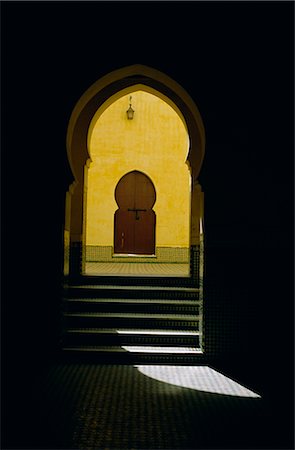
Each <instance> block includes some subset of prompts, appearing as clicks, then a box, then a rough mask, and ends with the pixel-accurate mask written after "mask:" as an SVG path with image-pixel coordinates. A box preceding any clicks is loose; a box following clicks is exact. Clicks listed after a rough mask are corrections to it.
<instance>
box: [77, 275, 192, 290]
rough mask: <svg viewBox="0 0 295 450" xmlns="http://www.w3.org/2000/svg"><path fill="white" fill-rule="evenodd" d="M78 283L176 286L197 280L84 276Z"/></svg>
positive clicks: (185, 278)
mask: <svg viewBox="0 0 295 450" xmlns="http://www.w3.org/2000/svg"><path fill="white" fill-rule="evenodd" d="M75 284H76V285H81V284H85V285H87V284H92V285H120V286H124V285H125V286H126V285H127V286H132V285H133V286H143V287H144V286H171V287H173V286H175V287H190V286H193V287H196V284H197V283H196V281H194V280H193V279H192V278H189V277H147V276H144V277H141V276H131V277H130V276H115V277H113V276H91V275H87V276H83V277H81V278H80V279H77V280H76V281H75Z"/></svg>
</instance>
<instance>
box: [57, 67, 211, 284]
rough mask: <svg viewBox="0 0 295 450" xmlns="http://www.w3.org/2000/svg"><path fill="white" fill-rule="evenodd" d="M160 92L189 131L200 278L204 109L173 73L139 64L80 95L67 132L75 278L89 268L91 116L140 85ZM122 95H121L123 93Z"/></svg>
mask: <svg viewBox="0 0 295 450" xmlns="http://www.w3.org/2000/svg"><path fill="white" fill-rule="evenodd" d="M135 87H136V88H140V89H142V90H145V91H147V92H152V93H155V92H156V93H157V95H158V96H159V97H160V98H162V99H164V100H165V102H167V103H168V104H169V105H170V106H171V107H172V108H173V109H175V111H176V112H177V113H178V114H179V115H180V117H181V118H182V120H183V121H184V122H185V126H186V128H187V130H188V134H189V142H190V147H189V152H188V157H187V163H188V165H189V167H190V171H191V178H192V188H191V220H190V223H191V225H190V250H191V277H192V278H193V279H196V278H198V277H199V266H200V264H199V255H200V244H201V239H202V221H203V193H202V190H201V187H200V185H199V183H198V175H199V172H200V169H201V165H202V161H203V158H204V151H205V132H204V127H203V122H202V119H201V116H200V114H199V111H198V109H197V107H196V105H195V103H194V102H193V100H192V99H191V98H190V96H189V95H188V94H187V92H186V91H185V90H184V89H183V88H182V87H181V86H180V85H178V84H177V83H176V82H175V81H174V80H172V79H171V78H170V77H168V76H167V75H165V74H163V73H162V72H159V71H157V70H155V69H152V68H149V67H146V66H142V65H134V66H130V67H126V68H123V69H120V70H117V71H114V72H111V73H110V74H108V75H106V76H104V77H102V78H101V79H100V80H98V81H97V82H96V83H95V84H94V85H92V86H91V87H90V88H89V89H88V90H87V91H86V92H85V94H84V95H83V96H82V97H81V98H80V100H79V101H78V103H77V105H76V107H75V108H74V110H73V113H72V116H71V119H70V122H69V126H68V133H67V153H68V159H69V163H70V167H71V169H72V172H73V183H72V185H71V186H70V187H69V191H68V192H67V198H66V206H67V207H66V220H65V233H64V235H65V250H66V251H65V268H66V273H65V274H66V275H70V276H71V277H73V278H77V277H79V276H80V275H81V274H82V273H83V258H82V254H83V252H82V249H83V245H84V238H85V220H84V217H83V216H84V215H85V204H86V201H87V170H88V166H89V163H90V161H91V157H90V154H89V148H88V144H87V136H88V131H89V127H90V126H91V121H92V119H93V117H94V115H95V114H96V113H97V111H98V110H100V111H101V112H102V111H103V110H104V109H106V108H107V107H108V106H109V104H110V102H112V101H114V98H115V97H116V95H117V94H118V93H119V92H120V95H122V91H123V92H125V93H128V92H132V91H133V90H134V88H135ZM118 95H119V94H118Z"/></svg>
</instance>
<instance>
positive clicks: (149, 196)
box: [114, 170, 156, 255]
mask: <svg viewBox="0 0 295 450" xmlns="http://www.w3.org/2000/svg"><path fill="white" fill-rule="evenodd" d="M115 199H116V202H117V204H118V207H119V209H117V211H116V212H115V218H114V252H115V253H123V254H137V255H153V254H155V228H156V214H155V212H154V211H153V209H152V208H153V206H154V204H155V201H156V190H155V187H154V185H153V182H152V181H151V179H150V178H149V177H148V176H147V175H145V174H144V173H142V172H139V171H137V170H134V171H132V172H129V173H127V174H126V175H124V176H123V177H122V178H121V179H120V181H119V182H118V184H117V186H116V189H115Z"/></svg>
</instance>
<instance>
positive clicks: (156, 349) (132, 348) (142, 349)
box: [63, 345, 202, 354]
mask: <svg viewBox="0 0 295 450" xmlns="http://www.w3.org/2000/svg"><path fill="white" fill-rule="evenodd" d="M63 350H64V351H84V352H98V353H100V352H101V353H103V352H113V353H126V352H131V353H162V354H167V353H169V354H187V353H193V354H200V353H202V351H201V350H200V349H199V348H197V347H160V346H146V345H142V346H139V345H128V346H122V347H119V346H105V347H99V346H78V347H64V348H63Z"/></svg>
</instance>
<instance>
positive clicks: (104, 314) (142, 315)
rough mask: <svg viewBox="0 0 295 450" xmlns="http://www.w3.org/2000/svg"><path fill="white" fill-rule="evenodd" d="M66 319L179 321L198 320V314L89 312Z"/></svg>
mask: <svg viewBox="0 0 295 450" xmlns="http://www.w3.org/2000/svg"><path fill="white" fill-rule="evenodd" d="M64 315H65V316H66V317H124V318H125V317H126V318H128V319H177V320H183V319H186V320H196V319H197V318H198V317H199V315H198V314H194V315H193V314H159V313H151V314H150V313H149V314H145V313H121V312H115V313H110V312H99V313H96V312H95V313H89V312H66V313H64Z"/></svg>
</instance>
